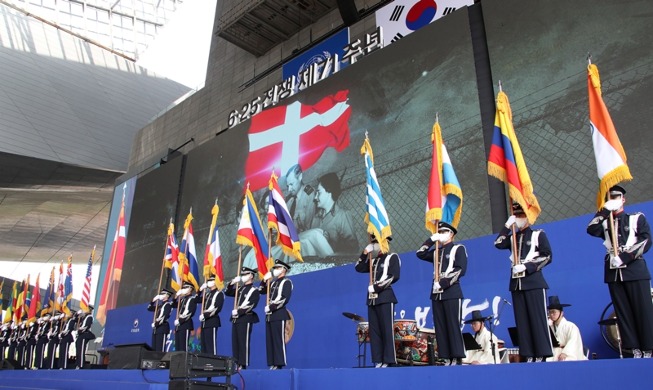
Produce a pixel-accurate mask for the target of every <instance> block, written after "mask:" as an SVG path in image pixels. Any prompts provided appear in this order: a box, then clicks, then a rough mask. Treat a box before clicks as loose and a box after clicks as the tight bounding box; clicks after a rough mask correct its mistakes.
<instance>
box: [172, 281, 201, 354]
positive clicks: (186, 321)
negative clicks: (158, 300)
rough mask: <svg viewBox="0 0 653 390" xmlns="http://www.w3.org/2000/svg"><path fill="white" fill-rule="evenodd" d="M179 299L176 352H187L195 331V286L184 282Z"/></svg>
mask: <svg viewBox="0 0 653 390" xmlns="http://www.w3.org/2000/svg"><path fill="white" fill-rule="evenodd" d="M177 299H179V304H178V306H177V319H176V320H175V351H186V350H187V349H188V338H189V337H190V332H192V331H193V329H195V326H194V324H193V316H194V315H195V310H197V295H195V286H193V284H192V283H191V282H188V281H186V282H184V284H182V287H181V289H179V291H177Z"/></svg>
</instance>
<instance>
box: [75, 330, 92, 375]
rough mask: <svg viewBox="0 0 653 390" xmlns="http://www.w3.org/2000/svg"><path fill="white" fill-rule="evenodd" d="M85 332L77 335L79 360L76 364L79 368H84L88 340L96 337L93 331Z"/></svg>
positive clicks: (76, 351)
mask: <svg viewBox="0 0 653 390" xmlns="http://www.w3.org/2000/svg"><path fill="white" fill-rule="evenodd" d="M89 333H90V332H83V333H80V334H78V335H77V341H75V354H76V355H77V361H76V362H75V366H77V367H79V368H84V360H85V358H86V348H88V342H89V341H91V340H93V339H95V337H94V336H93V334H92V333H90V334H89Z"/></svg>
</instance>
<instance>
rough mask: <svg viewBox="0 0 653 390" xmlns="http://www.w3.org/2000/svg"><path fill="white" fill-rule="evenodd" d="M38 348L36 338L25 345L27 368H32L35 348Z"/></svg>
mask: <svg viewBox="0 0 653 390" xmlns="http://www.w3.org/2000/svg"><path fill="white" fill-rule="evenodd" d="M35 349H36V340H34V339H29V340H28V341H27V345H26V346H25V364H24V366H25V367H27V368H32V367H33V364H34V350H35Z"/></svg>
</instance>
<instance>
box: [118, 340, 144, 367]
mask: <svg viewBox="0 0 653 390" xmlns="http://www.w3.org/2000/svg"><path fill="white" fill-rule="evenodd" d="M151 350H152V348H150V346H149V345H147V344H145V343H142V344H123V345H116V346H115V347H114V349H113V351H111V352H109V369H110V370H124V369H139V368H141V360H143V355H144V354H145V352H146V351H151Z"/></svg>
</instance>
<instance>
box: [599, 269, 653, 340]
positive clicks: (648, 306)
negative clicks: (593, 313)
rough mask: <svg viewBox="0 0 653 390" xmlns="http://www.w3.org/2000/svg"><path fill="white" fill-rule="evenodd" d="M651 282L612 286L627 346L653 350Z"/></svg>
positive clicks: (611, 292)
mask: <svg viewBox="0 0 653 390" xmlns="http://www.w3.org/2000/svg"><path fill="white" fill-rule="evenodd" d="M650 286H651V281H650V280H633V281H629V282H612V283H608V289H609V290H610V297H611V298H612V304H613V305H614V310H615V313H616V314H617V323H618V325H619V333H620V335H621V340H622V342H623V347H624V348H627V349H633V348H637V349H640V350H642V351H650V350H653V303H652V302H651V287H650Z"/></svg>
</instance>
